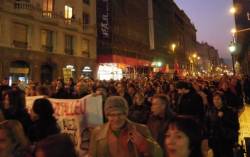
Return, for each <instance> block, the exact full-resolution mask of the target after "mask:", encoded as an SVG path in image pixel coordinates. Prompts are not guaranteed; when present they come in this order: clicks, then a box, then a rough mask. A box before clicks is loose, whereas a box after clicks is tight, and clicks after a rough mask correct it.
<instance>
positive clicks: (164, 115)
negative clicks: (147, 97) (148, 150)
mask: <svg viewBox="0 0 250 157" xmlns="http://www.w3.org/2000/svg"><path fill="white" fill-rule="evenodd" d="M173 116H174V113H173V111H172V110H171V108H170V103H169V101H168V98H167V96H166V95H163V94H160V95H155V96H153V98H152V105H151V114H150V117H149V120H148V122H147V126H148V127H149V129H150V131H151V133H152V136H153V138H154V139H155V140H157V141H158V142H159V141H160V140H161V139H162V136H161V133H162V132H163V126H164V125H165V124H166V123H167V122H168V120H169V119H171V118H172V117H173Z"/></svg>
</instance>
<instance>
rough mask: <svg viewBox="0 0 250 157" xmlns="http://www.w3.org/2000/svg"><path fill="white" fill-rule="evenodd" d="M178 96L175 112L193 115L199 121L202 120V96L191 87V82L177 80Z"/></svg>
mask: <svg viewBox="0 0 250 157" xmlns="http://www.w3.org/2000/svg"><path fill="white" fill-rule="evenodd" d="M176 88H177V90H178V93H179V94H180V97H179V99H178V103H177V113H178V114H180V115H188V116H193V117H195V118H196V119H198V120H199V121H200V122H203V120H204V106H203V103H202V98H201V97H200V96H199V95H198V94H197V92H196V91H195V90H194V88H193V87H192V84H191V83H188V82H185V81H179V82H178V83H177V85H176Z"/></svg>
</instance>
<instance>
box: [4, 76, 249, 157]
mask: <svg viewBox="0 0 250 157" xmlns="http://www.w3.org/2000/svg"><path fill="white" fill-rule="evenodd" d="M0 94H1V96H0V157H77V153H76V152H75V150H74V145H73V143H72V141H71V139H70V138H69V137H68V136H67V135H65V134H63V133H61V130H60V128H59V127H58V125H57V122H56V118H55V117H54V116H53V113H54V110H53V107H52V104H51V102H50V101H49V100H48V99H47V98H40V99H37V100H35V101H34V104H33V107H32V110H31V112H30V113H28V111H27V109H26V106H25V97H26V96H38V95H46V96H47V97H51V98H58V99H78V98H82V97H84V96H86V95H88V94H93V95H102V100H103V114H104V116H105V119H104V124H103V125H102V126H98V127H97V128H95V129H94V130H93V131H92V132H91V140H90V146H89V156H90V157H118V156H119V157H148V156H150V157H151V156H152V157H161V156H165V157H208V156H209V152H213V156H214V157H233V154H234V148H235V146H236V145H237V143H238V132H239V115H240V113H241V112H242V111H243V110H244V104H245V103H249V102H250V78H249V77H247V76H245V77H243V78H239V77H236V76H230V77H229V76H227V75H224V76H222V77H221V78H220V79H211V78H200V77H198V78H186V79H179V78H178V77H175V78H174V79H168V78H166V77H164V76H159V77H150V78H149V77H144V78H138V79H126V78H123V79H121V80H119V81H114V80H110V81H100V80H92V79H84V78H80V79H79V80H77V82H74V80H73V79H72V78H71V79H69V80H68V81H67V82H64V81H63V79H60V78H59V79H57V80H55V81H53V82H51V84H49V85H48V84H39V83H35V82H32V81H30V82H29V84H28V85H24V84H23V83H22V82H19V83H14V84H12V85H11V86H9V82H8V80H7V79H4V80H3V81H2V82H1V85H0Z"/></svg>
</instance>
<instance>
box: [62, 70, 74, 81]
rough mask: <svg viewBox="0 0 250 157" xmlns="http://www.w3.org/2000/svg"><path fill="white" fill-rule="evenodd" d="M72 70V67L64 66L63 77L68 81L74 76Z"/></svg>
mask: <svg viewBox="0 0 250 157" xmlns="http://www.w3.org/2000/svg"><path fill="white" fill-rule="evenodd" d="M72 76H73V75H72V70H71V69H70V68H63V79H64V82H67V81H68V80H69V79H70V78H71V77H72Z"/></svg>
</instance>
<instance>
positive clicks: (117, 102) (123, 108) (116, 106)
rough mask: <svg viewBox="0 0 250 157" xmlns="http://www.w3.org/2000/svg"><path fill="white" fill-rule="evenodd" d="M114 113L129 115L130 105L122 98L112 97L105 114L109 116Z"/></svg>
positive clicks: (106, 104)
mask: <svg viewBox="0 0 250 157" xmlns="http://www.w3.org/2000/svg"><path fill="white" fill-rule="evenodd" d="M112 111H120V112H122V113H125V114H126V115H128V103H127V101H126V100H125V99H124V98H123V97H121V96H110V97H108V99H107V100H106V102H105V105H104V112H105V115H106V116H107V115H108V114H109V113H110V112H112Z"/></svg>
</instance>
